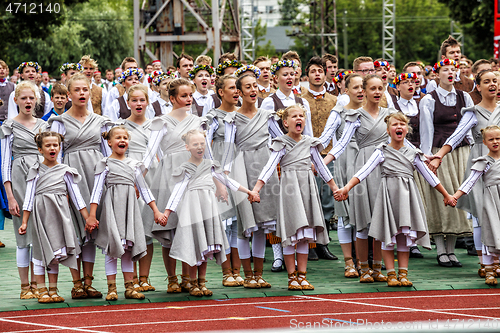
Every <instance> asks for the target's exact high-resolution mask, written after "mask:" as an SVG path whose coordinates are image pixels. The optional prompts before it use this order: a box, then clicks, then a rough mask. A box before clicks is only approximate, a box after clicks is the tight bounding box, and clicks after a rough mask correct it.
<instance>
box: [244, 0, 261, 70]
mask: <svg viewBox="0 0 500 333" xmlns="http://www.w3.org/2000/svg"><path fill="white" fill-rule="evenodd" d="M255 7H257V0H241V43H242V51H243V52H242V53H243V57H242V58H241V59H245V60H248V61H250V62H251V61H253V59H255V46H256V45H255V35H254V31H255V30H254V29H255V19H254V12H255Z"/></svg>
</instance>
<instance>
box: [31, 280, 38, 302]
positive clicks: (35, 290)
mask: <svg viewBox="0 0 500 333" xmlns="http://www.w3.org/2000/svg"><path fill="white" fill-rule="evenodd" d="M30 288H31V292H32V293H33V295H35V298H38V297H40V293H39V291H38V288H37V283H36V281H31V282H30Z"/></svg>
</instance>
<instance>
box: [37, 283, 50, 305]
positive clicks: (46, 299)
mask: <svg viewBox="0 0 500 333" xmlns="http://www.w3.org/2000/svg"><path fill="white" fill-rule="evenodd" d="M53 302H54V300H53V299H52V297H50V295H49V291H48V289H47V287H43V288H40V297H38V303H42V304H47V303H53Z"/></svg>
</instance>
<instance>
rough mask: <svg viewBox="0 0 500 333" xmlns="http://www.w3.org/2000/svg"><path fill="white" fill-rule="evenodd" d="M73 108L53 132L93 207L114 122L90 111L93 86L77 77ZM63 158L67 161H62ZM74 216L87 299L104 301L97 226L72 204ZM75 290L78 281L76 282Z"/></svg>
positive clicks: (54, 121) (53, 122) (71, 85)
mask: <svg viewBox="0 0 500 333" xmlns="http://www.w3.org/2000/svg"><path fill="white" fill-rule="evenodd" d="M68 91H69V97H70V98H71V100H72V106H71V108H70V109H69V110H68V111H66V112H65V113H63V114H62V115H60V116H55V117H54V116H53V117H50V118H49V125H50V128H51V131H54V132H57V133H59V134H62V135H63V136H64V142H63V144H62V148H61V152H60V154H59V162H64V164H67V165H68V166H70V167H72V168H75V169H76V170H77V171H78V173H79V174H80V176H82V180H81V181H80V182H78V187H79V188H80V193H81V194H82V197H83V199H84V200H85V204H86V205H87V207H89V206H90V194H91V192H92V188H93V187H94V169H95V166H96V164H97V163H98V162H99V161H100V160H101V159H102V158H103V155H104V156H108V155H109V154H110V150H109V146H108V145H107V143H106V140H104V139H103V138H102V136H101V134H102V133H103V132H106V131H108V130H109V129H110V128H111V127H112V126H113V123H112V122H111V121H110V120H109V118H107V117H104V116H100V115H97V114H95V113H91V112H89V111H88V110H87V107H86V106H87V101H88V99H89V95H90V94H89V91H90V83H89V81H88V80H87V77H86V76H84V75H82V74H76V75H73V76H72V77H71V79H70V80H69V82H68ZM63 156H64V159H63ZM71 217H72V219H73V223H75V230H76V235H77V236H78V238H79V240H80V243H81V244H82V255H81V260H82V261H83V274H84V277H83V279H84V280H85V281H84V282H85V285H84V289H85V292H86V294H87V297H90V298H101V297H102V294H101V293H100V292H99V291H97V290H96V289H95V288H94V287H92V280H93V278H94V277H93V276H92V275H93V271H94V262H95V251H96V248H95V244H94V239H95V238H96V237H97V233H98V229H97V226H89V225H87V223H86V221H85V220H84V219H83V218H82V216H81V214H80V212H79V211H78V209H77V207H75V206H74V205H73V203H71ZM73 283H74V284H75V288H76V286H77V285H78V281H77V280H74V281H73ZM78 291H79V290H78Z"/></svg>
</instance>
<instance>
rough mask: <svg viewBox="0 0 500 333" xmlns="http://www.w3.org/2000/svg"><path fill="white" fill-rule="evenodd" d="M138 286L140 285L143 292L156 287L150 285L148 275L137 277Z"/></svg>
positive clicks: (153, 289)
mask: <svg viewBox="0 0 500 333" xmlns="http://www.w3.org/2000/svg"><path fill="white" fill-rule="evenodd" d="M139 286H140V287H141V289H142V291H143V292H145V291H155V290H156V288H155V287H153V286H152V285H151V281H150V280H149V277H148V276H140V277H139Z"/></svg>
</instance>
